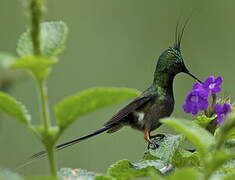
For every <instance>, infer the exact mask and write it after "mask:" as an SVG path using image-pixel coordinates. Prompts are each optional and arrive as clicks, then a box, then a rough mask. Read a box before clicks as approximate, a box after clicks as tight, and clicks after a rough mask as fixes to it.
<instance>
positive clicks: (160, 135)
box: [151, 134, 166, 140]
mask: <svg viewBox="0 0 235 180" xmlns="http://www.w3.org/2000/svg"><path fill="white" fill-rule="evenodd" d="M157 137H159V138H160V139H161V140H162V139H163V138H165V137H166V135H165V134H156V135H154V136H151V138H153V139H154V138H157Z"/></svg>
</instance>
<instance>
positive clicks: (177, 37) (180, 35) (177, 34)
mask: <svg viewBox="0 0 235 180" xmlns="http://www.w3.org/2000/svg"><path fill="white" fill-rule="evenodd" d="M190 18H191V16H189V17H188V18H187V19H186V21H185V23H184V25H183V28H182V29H181V32H179V21H178V23H177V24H176V28H175V43H174V48H177V49H180V45H181V41H182V38H183V35H184V32H185V29H186V26H187V25H188V22H189V20H190Z"/></svg>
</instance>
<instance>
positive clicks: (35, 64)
mask: <svg viewBox="0 0 235 180" xmlns="http://www.w3.org/2000/svg"><path fill="white" fill-rule="evenodd" d="M55 63H56V60H55V59H49V58H45V57H35V56H28V57H24V58H21V59H18V60H17V61H15V62H14V63H13V64H12V67H13V68H18V69H24V70H26V71H29V72H31V73H33V74H34V76H35V77H36V78H37V79H38V80H39V81H42V80H43V79H45V78H46V77H47V76H48V74H49V72H50V67H51V66H52V65H53V64H55Z"/></svg>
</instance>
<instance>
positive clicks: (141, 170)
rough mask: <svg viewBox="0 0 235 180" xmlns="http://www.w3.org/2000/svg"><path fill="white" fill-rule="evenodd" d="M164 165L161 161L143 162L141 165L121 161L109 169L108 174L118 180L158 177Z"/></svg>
mask: <svg viewBox="0 0 235 180" xmlns="http://www.w3.org/2000/svg"><path fill="white" fill-rule="evenodd" d="M163 167H164V163H162V162H161V161H159V160H158V161H157V160H156V161H154V160H152V161H151V160H148V161H141V162H139V163H133V164H132V163H130V162H129V161H128V160H121V161H119V162H117V163H116V164H114V165H112V166H111V167H110V168H109V169H108V173H109V174H110V175H111V176H113V177H115V178H117V179H118V180H126V179H130V178H137V177H152V176H155V175H156V176H157V175H158V174H159V173H160V171H159V170H158V169H161V168H163Z"/></svg>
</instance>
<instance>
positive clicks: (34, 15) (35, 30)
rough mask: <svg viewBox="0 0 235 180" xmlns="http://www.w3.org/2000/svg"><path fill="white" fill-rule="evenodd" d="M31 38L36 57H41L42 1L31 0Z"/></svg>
mask: <svg viewBox="0 0 235 180" xmlns="http://www.w3.org/2000/svg"><path fill="white" fill-rule="evenodd" d="M30 10H31V36H32V41H33V51H34V54H35V55H38V56H39V55H41V49H40V20H41V16H42V0H31V3H30Z"/></svg>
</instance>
